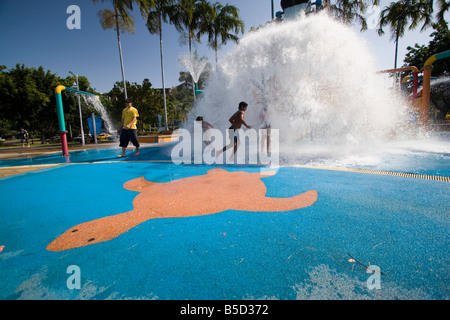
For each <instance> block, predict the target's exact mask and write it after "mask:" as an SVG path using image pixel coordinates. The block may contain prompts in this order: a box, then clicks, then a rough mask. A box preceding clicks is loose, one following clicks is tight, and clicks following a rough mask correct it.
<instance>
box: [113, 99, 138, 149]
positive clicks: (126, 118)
mask: <svg viewBox="0 0 450 320" xmlns="http://www.w3.org/2000/svg"><path fill="white" fill-rule="evenodd" d="M125 105H126V107H125V109H123V111H122V120H121V121H120V125H119V129H118V130H117V133H118V134H120V144H119V146H120V147H122V154H121V155H119V156H118V157H125V156H126V154H125V151H126V150H127V147H128V143H129V142H130V141H131V143H132V144H133V145H134V146H135V147H136V152H135V154H134V155H135V156H137V155H139V154H140V152H139V147H140V144H139V141H138V137H137V127H136V123H137V118H138V117H139V113H138V111H137V109H136V108H135V107H133V100H131V99H130V98H128V99H126V100H125Z"/></svg>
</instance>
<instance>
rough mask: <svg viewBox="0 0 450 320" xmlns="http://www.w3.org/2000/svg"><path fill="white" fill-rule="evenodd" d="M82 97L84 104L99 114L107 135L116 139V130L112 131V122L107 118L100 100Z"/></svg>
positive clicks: (94, 97)
mask: <svg viewBox="0 0 450 320" xmlns="http://www.w3.org/2000/svg"><path fill="white" fill-rule="evenodd" d="M82 97H83V99H84V102H85V103H86V104H89V105H91V106H93V107H94V109H95V110H96V111H97V112H99V113H100V116H101V118H102V119H103V121H104V123H105V129H106V131H107V132H108V133H110V134H111V135H112V136H114V137H115V139H116V138H117V137H116V136H117V134H116V130H114V125H113V122H112V121H111V118H110V117H109V115H108V112H107V111H106V108H105V107H104V106H103V104H102V103H101V101H100V98H99V97H98V96H87V95H82ZM97 130H98V129H97ZM99 133H100V132H97V134H99Z"/></svg>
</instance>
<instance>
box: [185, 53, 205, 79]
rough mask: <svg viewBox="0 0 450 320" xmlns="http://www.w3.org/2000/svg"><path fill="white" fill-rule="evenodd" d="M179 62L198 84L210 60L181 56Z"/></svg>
mask: <svg viewBox="0 0 450 320" xmlns="http://www.w3.org/2000/svg"><path fill="white" fill-rule="evenodd" d="M179 62H180V63H181V64H182V65H183V66H184V67H185V68H186V69H187V70H188V71H189V74H190V75H191V77H192V79H193V81H194V82H195V83H197V82H198V79H199V78H200V75H201V74H202V72H203V69H205V67H206V65H207V64H208V59H206V58H202V59H198V58H196V57H195V56H192V57H189V56H181V57H180V58H179Z"/></svg>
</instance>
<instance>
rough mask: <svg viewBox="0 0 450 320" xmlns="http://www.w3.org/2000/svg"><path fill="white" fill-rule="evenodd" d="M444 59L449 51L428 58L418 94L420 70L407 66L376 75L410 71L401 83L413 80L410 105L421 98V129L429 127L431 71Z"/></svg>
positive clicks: (449, 54) (423, 69) (448, 54)
mask: <svg viewBox="0 0 450 320" xmlns="http://www.w3.org/2000/svg"><path fill="white" fill-rule="evenodd" d="M445 58H450V50H447V51H444V52H440V53H437V54H434V55H432V56H431V57H429V58H428V59H427V60H426V61H425V64H424V65H423V68H422V71H423V77H422V78H423V87H422V90H421V91H420V92H417V89H418V83H419V72H420V70H419V69H418V68H417V67H414V66H409V67H403V68H397V69H389V70H383V71H378V72H377V73H378V74H382V73H396V72H405V71H412V75H411V76H406V77H404V78H403V79H402V82H405V81H407V80H409V79H410V78H411V77H412V79H413V93H412V96H411V98H412V103H413V105H414V102H415V101H416V100H417V99H418V98H419V97H422V100H421V102H420V110H419V114H420V122H421V125H422V127H423V128H425V129H427V128H428V125H429V123H428V122H429V119H430V86H431V79H432V77H431V70H432V68H433V66H432V65H433V63H434V62H435V61H437V60H442V59H445Z"/></svg>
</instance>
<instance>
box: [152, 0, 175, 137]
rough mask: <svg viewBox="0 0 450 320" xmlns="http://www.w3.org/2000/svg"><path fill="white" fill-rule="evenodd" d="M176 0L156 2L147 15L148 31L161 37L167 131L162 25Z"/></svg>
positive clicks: (160, 46)
mask: <svg viewBox="0 0 450 320" xmlns="http://www.w3.org/2000/svg"><path fill="white" fill-rule="evenodd" d="M173 4H174V0H155V6H154V7H153V9H151V10H150V11H149V12H148V14H147V29H148V31H149V32H150V33H151V34H158V35H159V51H160V57H161V78H162V87H163V99H164V101H163V103H164V122H165V128H166V130H169V125H168V122H167V101H166V84H165V80H164V53H163V29H162V23H163V21H164V22H168V18H169V16H170V14H171V12H172V11H171V10H173Z"/></svg>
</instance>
